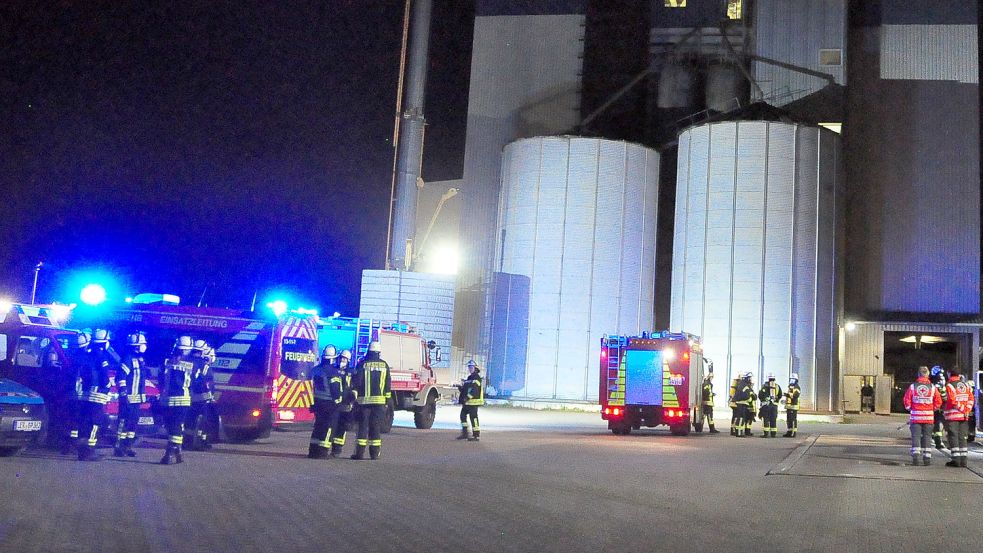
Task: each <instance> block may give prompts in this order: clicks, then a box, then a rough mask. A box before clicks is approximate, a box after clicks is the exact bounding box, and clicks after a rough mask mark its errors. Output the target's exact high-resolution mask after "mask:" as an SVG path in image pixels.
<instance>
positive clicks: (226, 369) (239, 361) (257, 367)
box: [73, 294, 318, 441]
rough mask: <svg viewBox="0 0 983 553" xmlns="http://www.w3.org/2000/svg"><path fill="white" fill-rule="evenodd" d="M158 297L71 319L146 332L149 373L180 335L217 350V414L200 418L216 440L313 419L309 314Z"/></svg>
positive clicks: (313, 342) (313, 340)
mask: <svg viewBox="0 0 983 553" xmlns="http://www.w3.org/2000/svg"><path fill="white" fill-rule="evenodd" d="M159 296H160V295H152V294H142V295H138V296H136V298H134V300H133V302H132V303H130V304H127V305H125V306H120V307H108V308H107V307H100V308H97V309H91V310H88V312H86V313H82V312H80V311H78V310H76V313H75V314H74V315H73V323H75V324H77V325H78V326H82V325H83V324H84V325H85V326H91V327H92V328H96V327H99V328H107V329H109V330H110V331H111V332H112V334H113V336H114V337H115V338H116V339H119V338H120V337H125V336H126V335H128V334H129V333H131V332H143V333H144V334H145V335H146V336H147V352H146V354H145V355H144V358H145V359H146V362H147V365H148V367H150V369H151V372H152V374H154V375H159V374H160V371H161V369H162V368H163V365H164V361H165V360H166V359H167V357H169V356H170V355H171V353H172V351H173V346H174V342H175V340H177V338H178V337H179V336H182V335H189V336H191V337H192V338H193V339H195V340H198V339H201V340H205V341H206V342H208V344H209V345H210V346H211V347H212V348H214V350H215V356H216V359H215V363H213V364H212V365H211V367H212V372H213V377H214V379H215V412H216V413H217V420H211V421H201V423H202V424H205V425H206V427H207V428H208V429H209V433H210V434H211V435H217V436H218V437H219V439H224V440H232V441H250V440H255V439H258V438H264V437H267V436H269V435H270V431H271V430H272V429H273V428H274V427H276V426H281V425H290V424H293V423H298V422H310V421H312V420H313V415H312V414H311V412H310V406H311V402H312V397H313V394H312V389H311V382H310V379H309V375H310V372H311V369H312V368H313V367H314V365H316V364H317V362H318V354H317V326H316V323H315V318H314V317H313V316H311V315H306V314H294V313H289V314H285V315H283V316H281V317H278V318H274V317H272V315H271V317H270V318H266V319H264V318H262V317H261V316H259V315H258V314H257V313H255V312H253V311H243V310H236V309H225V308H217V307H196V306H181V305H173V304H169V303H167V302H165V301H160V297H159ZM76 321H77V323H76Z"/></svg>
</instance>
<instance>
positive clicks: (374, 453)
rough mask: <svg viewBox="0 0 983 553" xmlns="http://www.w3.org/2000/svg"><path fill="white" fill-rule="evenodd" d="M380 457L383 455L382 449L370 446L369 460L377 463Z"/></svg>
mask: <svg viewBox="0 0 983 553" xmlns="http://www.w3.org/2000/svg"><path fill="white" fill-rule="evenodd" d="M379 455H382V447H380V446H377V445H370V446H369V459H372V460H373V461H375V460H376V459H378V458H379Z"/></svg>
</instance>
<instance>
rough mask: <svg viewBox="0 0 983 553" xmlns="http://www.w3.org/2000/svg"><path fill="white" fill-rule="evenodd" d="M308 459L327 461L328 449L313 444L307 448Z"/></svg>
mask: <svg viewBox="0 0 983 553" xmlns="http://www.w3.org/2000/svg"><path fill="white" fill-rule="evenodd" d="M307 458H308V459H327V458H328V448H326V447H322V446H319V445H317V444H311V445H310V446H309V447H308V448H307Z"/></svg>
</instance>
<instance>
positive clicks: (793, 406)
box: [785, 384, 802, 411]
mask: <svg viewBox="0 0 983 553" xmlns="http://www.w3.org/2000/svg"><path fill="white" fill-rule="evenodd" d="M800 395H802V389H801V388H799V385H798V384H789V385H788V391H787V392H785V409H786V410H788V411H798V410H799V396H800Z"/></svg>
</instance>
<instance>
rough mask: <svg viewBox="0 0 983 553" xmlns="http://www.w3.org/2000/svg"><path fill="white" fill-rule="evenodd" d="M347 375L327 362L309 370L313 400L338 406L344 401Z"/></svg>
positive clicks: (322, 362)
mask: <svg viewBox="0 0 983 553" xmlns="http://www.w3.org/2000/svg"><path fill="white" fill-rule="evenodd" d="M346 376H347V375H346V374H345V373H344V372H342V371H341V369H340V368H339V367H338V366H337V365H335V364H333V363H331V362H329V361H321V362H320V363H318V364H317V366H315V367H314V368H313V369H311V384H312V385H313V387H314V400H315V401H318V402H327V403H334V404H338V403H341V402H342V401H343V400H344V399H345V394H346V393H347V386H346V385H345V384H346V382H345V380H346V378H345V377H346Z"/></svg>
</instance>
